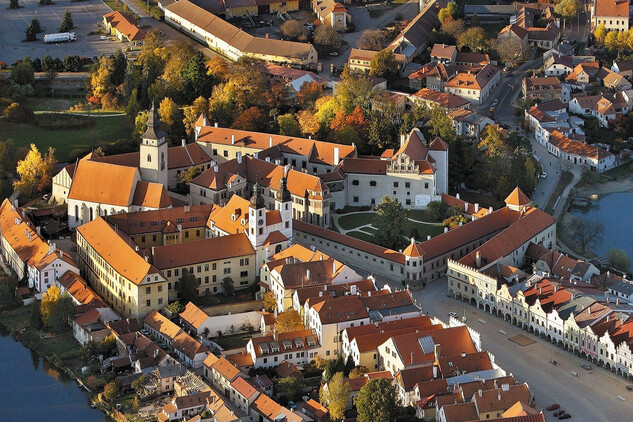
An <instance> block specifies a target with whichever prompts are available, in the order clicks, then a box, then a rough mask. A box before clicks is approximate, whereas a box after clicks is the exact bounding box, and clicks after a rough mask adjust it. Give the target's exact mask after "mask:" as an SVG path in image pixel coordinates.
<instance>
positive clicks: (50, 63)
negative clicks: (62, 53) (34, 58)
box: [42, 54, 55, 72]
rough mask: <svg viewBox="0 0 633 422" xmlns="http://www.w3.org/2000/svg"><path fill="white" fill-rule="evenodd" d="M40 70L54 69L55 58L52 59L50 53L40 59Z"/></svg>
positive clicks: (48, 70)
mask: <svg viewBox="0 0 633 422" xmlns="http://www.w3.org/2000/svg"><path fill="white" fill-rule="evenodd" d="M42 70H43V71H44V72H50V71H52V70H53V71H54V70H55V60H53V58H52V57H51V55H50V54H47V55H45V56H44V59H42Z"/></svg>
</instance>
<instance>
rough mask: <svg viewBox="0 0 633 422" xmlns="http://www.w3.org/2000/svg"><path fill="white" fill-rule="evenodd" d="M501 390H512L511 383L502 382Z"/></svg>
mask: <svg viewBox="0 0 633 422" xmlns="http://www.w3.org/2000/svg"><path fill="white" fill-rule="evenodd" d="M501 391H510V384H508V383H505V384H501Z"/></svg>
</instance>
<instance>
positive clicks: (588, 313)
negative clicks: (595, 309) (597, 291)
mask: <svg viewBox="0 0 633 422" xmlns="http://www.w3.org/2000/svg"><path fill="white" fill-rule="evenodd" d="M587 315H591V305H589V307H588V308H587Z"/></svg>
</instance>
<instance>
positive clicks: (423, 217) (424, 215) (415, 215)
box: [409, 210, 441, 223]
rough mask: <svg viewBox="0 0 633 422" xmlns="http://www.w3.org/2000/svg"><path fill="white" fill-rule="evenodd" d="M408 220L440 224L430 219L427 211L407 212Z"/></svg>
mask: <svg viewBox="0 0 633 422" xmlns="http://www.w3.org/2000/svg"><path fill="white" fill-rule="evenodd" d="M409 218H411V219H413V220H418V221H426V222H428V223H441V221H438V220H435V219H433V218H432V217H431V213H430V212H429V210H409Z"/></svg>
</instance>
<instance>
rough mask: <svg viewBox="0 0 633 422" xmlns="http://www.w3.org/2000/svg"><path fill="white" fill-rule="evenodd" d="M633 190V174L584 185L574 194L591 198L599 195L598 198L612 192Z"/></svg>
mask: <svg viewBox="0 0 633 422" xmlns="http://www.w3.org/2000/svg"><path fill="white" fill-rule="evenodd" d="M626 192H633V175H630V176H626V177H623V178H620V179H617V180H611V181H608V182H605V183H599V184H594V185H587V186H582V187H579V188H576V189H575V192H574V196H578V197H583V198H589V197H590V196H592V195H598V199H599V198H600V197H603V196H605V195H608V194H610V193H626Z"/></svg>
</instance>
